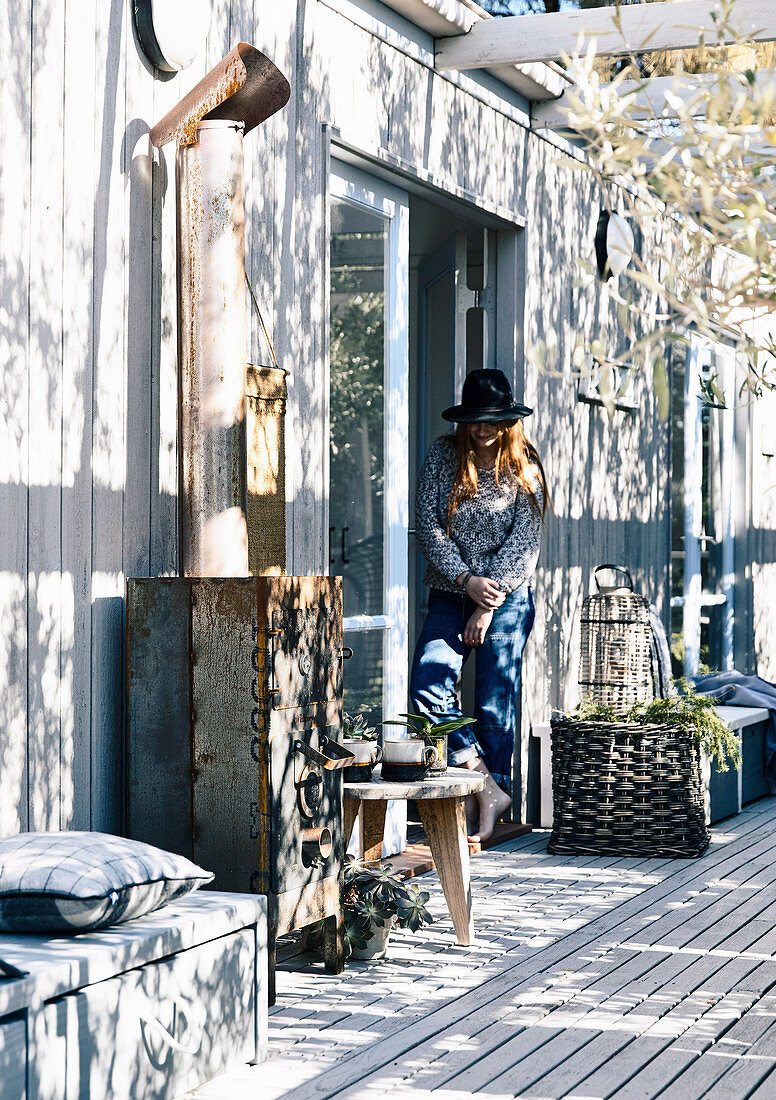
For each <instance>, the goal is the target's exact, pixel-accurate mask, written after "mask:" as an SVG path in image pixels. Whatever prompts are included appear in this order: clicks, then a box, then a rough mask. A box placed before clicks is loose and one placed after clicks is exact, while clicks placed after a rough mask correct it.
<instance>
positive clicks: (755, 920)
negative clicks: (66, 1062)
mask: <svg viewBox="0 0 776 1100" xmlns="http://www.w3.org/2000/svg"><path fill="white" fill-rule="evenodd" d="M546 841H547V834H546V832H534V833H532V834H529V835H527V836H523V837H520V838H518V839H516V840H513V841H511V842H509V843H508V844H505V845H503V846H502V847H500V848H493V849H491V850H489V851H487V852H482V853H480V854H478V855H476V856H474V857H473V859H472V880H473V892H474V903H475V913H476V922H477V943H476V945H475V946H473V947H459V946H458V945H457V944H456V943H455V940H454V938H453V935H452V926H451V923H450V919H449V917H448V916H447V911H446V909H445V906H444V901H443V898H442V894H441V889H440V887H439V884H438V881H437V879H436V876H435V875H432V874H430V875H426V876H424V877H423V878H421V879H419V880H418V881H419V883H420V884H423V885H424V888H427V889H429V890H430V892H431V895H432V900H431V908H432V911H433V913H434V915H435V917H436V918H437V921H436V923H435V924H433V925H432V926H431V927H430V929H428V930H426V931H424V932H423V933H422V934H419V935H417V936H413V935H411V934H410V933H406V932H399V933H392V939H391V944H392V945H391V946H390V947H389V957H388V958H387V959H386V960H385V961H384V962H381V963H372V964H367V963H356V964H351V965H349V966H348V967H347V969H346V971H345V973H344V974H343V975H341V976H338V977H334V976H331V975H327V974H326V973H324V971H323V970H322V968H321V967H320V965H318V964H315V963H312V962H311V957H310V956H301V957H299V958H298V959H295V960H292V962H291V963H288V964H286V967H287V969H286V970H285V972H280V973H279V974H278V1001H277V1004H276V1006H275V1007H274V1009H272V1010H271V1015H270V1044H271V1052H272V1053H271V1057H270V1060H269V1061H268V1062H265V1063H264V1064H263V1065H260V1066H256V1067H253V1068H249V1067H245V1069H242V1070H238V1071H236V1072H232V1073H230V1074H227V1075H224V1076H223V1077H221V1078H217V1079H215V1080H214V1081H212V1082H210V1083H209V1084H208V1085H205V1086H203V1087H201V1088H200V1089H198V1090H196V1091H195V1092H193V1093H190V1094H189V1096H191V1097H196V1098H197V1100H213V1098H218V1100H222V1098H223V1100H226V1098H229V1100H242V1098H247V1097H250V1098H251V1100H281V1098H282V1100H328V1098H330V1097H338V1098H340V1100H379V1098H382V1097H385V1098H390V1100H463V1098H465V1097H470V1096H475V1097H478V1098H480V1097H481V1098H482V1100H500V1098H503V1097H523V1098H529V1097H530V1098H532V1100H539V1098H542V1100H560V1098H561V1097H565V1098H567V1100H571V1098H574V1100H583V1098H584V1100H592V1098H603V1097H610V1096H611V1097H617V1098H618V1100H647V1098H650V1097H658V1096H659V1097H661V1098H663V1100H669V1098H670V1100H674V1098H677V1100H695V1098H700V1097H704V1098H709V1100H744V1098H745V1097H746V1098H751V1100H774V1098H776V858H774V856H775V855H776V798H771V799H766V800H764V801H761V802H758V803H756V804H754V805H752V806H751V807H749V808H748V809H746V810H745V811H744V812H743V813H742V814H740V815H739V816H738V817H734V818H730V819H729V820H728V821H726V822H723V823H722V826H721V827H717V828H715V829H714V830H713V839H712V844H711V847H710V849H709V850H708V852H707V854H706V855H705V856H704V857H702V858H701V859H698V860H656V859H651V860H643V859H642V860H639V859H614V858H603V859H590V858H586V857H568V856H551V855H548V854H547V852H546V851H545V845H546ZM426 884H427V886H426Z"/></svg>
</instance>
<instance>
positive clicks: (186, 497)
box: [175, 119, 249, 577]
mask: <svg viewBox="0 0 776 1100" xmlns="http://www.w3.org/2000/svg"><path fill="white" fill-rule="evenodd" d="M175 175H176V189H177V254H178V363H179V386H180V405H179V408H180V421H179V430H180V435H179V439H180V456H181V461H180V466H179V474H180V487H179V488H180V502H181V525H180V536H181V572H182V574H183V575H184V576H185V577H244V576H247V575H248V573H249V570H248V528H247V524H246V507H247V492H248V490H247V472H246V441H245V371H246V364H247V362H248V352H247V330H246V326H247V321H246V311H245V192H244V185H243V124H242V123H241V122H233V121H230V120H228V119H218V120H215V119H214V120H211V121H204V120H203V121H201V122H200V123H199V125H198V127H197V131H196V139H195V141H194V142H193V143H192V144H191V145H180V146H179V147H178V155H177V160H176V173H175Z"/></svg>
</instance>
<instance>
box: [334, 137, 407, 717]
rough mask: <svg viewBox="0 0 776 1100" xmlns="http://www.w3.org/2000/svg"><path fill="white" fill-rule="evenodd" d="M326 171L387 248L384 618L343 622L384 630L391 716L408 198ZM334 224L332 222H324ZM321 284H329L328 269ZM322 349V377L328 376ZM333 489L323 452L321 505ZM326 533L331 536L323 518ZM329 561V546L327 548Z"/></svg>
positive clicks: (403, 614)
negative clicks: (370, 218) (377, 222)
mask: <svg viewBox="0 0 776 1100" xmlns="http://www.w3.org/2000/svg"><path fill="white" fill-rule="evenodd" d="M335 157H336V154H335V152H334V150H332V159H331V162H330V167H329V188H328V200H327V201H329V202H330V201H331V199H341V200H343V201H345V202H349V203H352V204H353V205H354V206H362V207H364V208H365V209H367V210H369V211H370V212H372V213H376V214H379V215H381V216H382V217H384V218H385V219H386V221H387V234H386V248H385V322H386V323H385V375H384V377H385V404H384V410H383V411H384V423H385V436H384V447H385V485H384V502H385V504H384V526H383V536H384V538H383V614H382V615H355V616H348V617H346V618H345V619H343V630H344V632H345V635H346V640H347V632H348V631H351V630H380V631H382V632H383V713H384V716H386V717H395V716H396V715H397V714H398V713H400V711H402V710H403V708H404V707H405V706H406V703H407V693H408V677H409V648H408V646H409V642H408V633H409V631H408V626H409V624H408V614H409V609H408V598H407V596H408V583H409V581H408V546H407V538H408V530H409V469H408V460H407V456H408V454H409V198H408V196H407V193H406V192H405V191H402V190H401V188H398V187H394V186H392V185H390V184H388V183H385V182H384V181H383V180H382V179H379V178H377V177H375V176H371V175H369V174H368V173H367V172H365V171H362V170H361V169H360V168H356V167H355V166H353V165H351V164H349V163H346V162H344V161H341V160H337V159H335ZM327 222H328V224H331V221H330V218H329V219H327ZM328 263H329V260H328V259H327V280H326V285H327V286H329V285H330V282H331V275H330V272H329V271H328ZM328 371H329V364H328V347H327V378H328ZM329 484H330V469H329V449H328V447H327V448H326V471H325V485H326V500H327V507H328V497H329ZM325 530H326V531H327V532H328V517H327V522H326V528H325ZM327 560H328V548H327Z"/></svg>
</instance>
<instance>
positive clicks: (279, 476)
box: [246, 366, 287, 576]
mask: <svg viewBox="0 0 776 1100" xmlns="http://www.w3.org/2000/svg"><path fill="white" fill-rule="evenodd" d="M246 390H247V399H246V436H247V446H248V512H247V521H248V565H249V568H250V571H251V573H253V575H254V576H260V575H267V574H271V575H277V574H281V575H282V574H284V573H285V571H286V444H285V414H286V397H287V390H286V377H285V374H284V372H283V371H282V370H278V369H277V368H275V367H253V366H249V367H248V372H247V377H246Z"/></svg>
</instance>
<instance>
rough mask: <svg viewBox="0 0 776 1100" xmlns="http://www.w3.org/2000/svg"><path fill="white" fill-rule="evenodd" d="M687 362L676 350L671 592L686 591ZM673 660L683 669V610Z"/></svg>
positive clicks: (676, 617) (674, 630) (674, 628)
mask: <svg viewBox="0 0 776 1100" xmlns="http://www.w3.org/2000/svg"><path fill="white" fill-rule="evenodd" d="M686 370H687V364H686V361H685V356H684V355H683V354H681V353H680V352H678V351H676V352H675V353H674V355H673V358H672V370H671V595H672V596H682V595H683V594H684V431H685V424H684V386H685V371H686ZM671 659H672V660H671V663H672V666H673V671H674V675H681V674H682V672H683V671H684V612H683V610H682V608H681V607H674V608H672V611H671Z"/></svg>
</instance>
